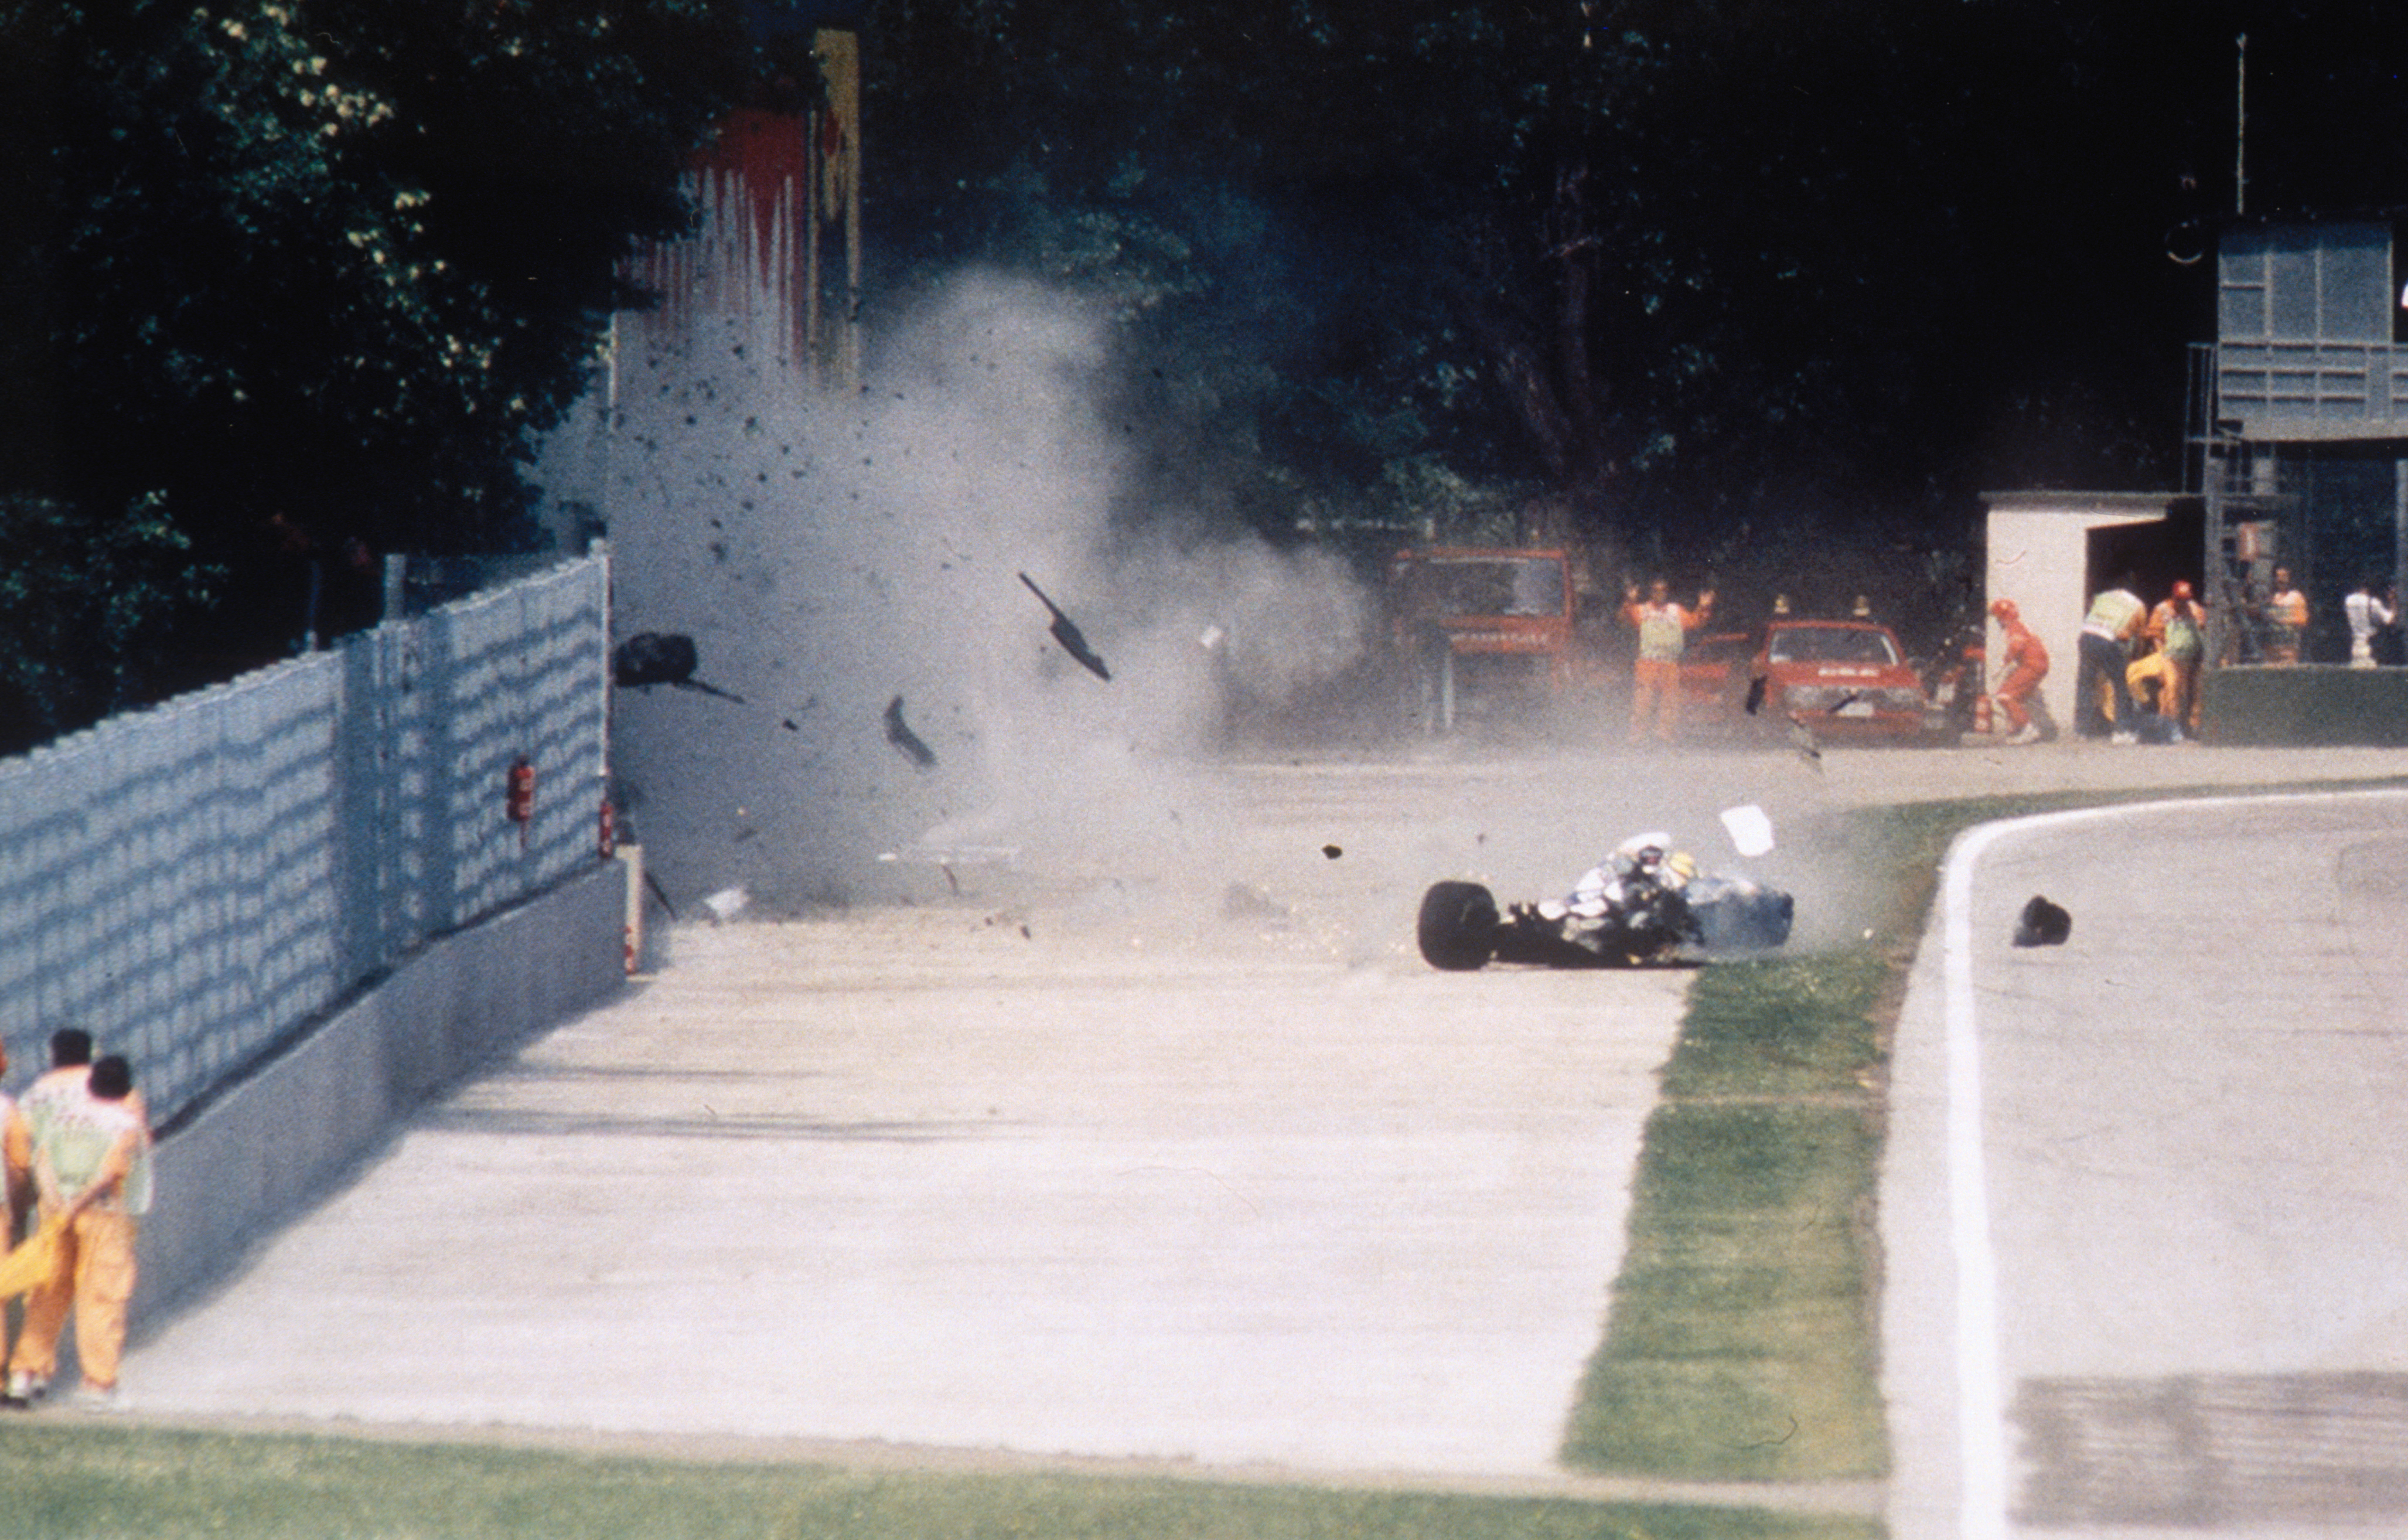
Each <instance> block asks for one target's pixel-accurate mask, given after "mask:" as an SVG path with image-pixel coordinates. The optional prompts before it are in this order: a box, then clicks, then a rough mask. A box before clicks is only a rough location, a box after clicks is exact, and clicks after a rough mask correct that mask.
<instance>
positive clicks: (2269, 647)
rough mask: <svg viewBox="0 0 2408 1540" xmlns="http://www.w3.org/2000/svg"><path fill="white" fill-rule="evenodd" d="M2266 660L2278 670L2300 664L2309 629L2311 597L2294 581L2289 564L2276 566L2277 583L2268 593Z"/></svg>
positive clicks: (2275, 581)
mask: <svg viewBox="0 0 2408 1540" xmlns="http://www.w3.org/2000/svg"><path fill="white" fill-rule="evenodd" d="M2265 615H2266V661H2267V662H2269V663H2271V664H2272V665H2274V666H2275V667H2276V668H2278V669H2289V668H2295V667H2297V666H2298V664H2299V661H2300V639H2301V638H2302V637H2304V636H2306V635H2307V631H2308V596H2307V595H2305V594H2302V593H2300V590H2299V585H2298V584H2296V583H2292V581H2291V569H2289V568H2287V567H2277V568H2276V569H2274V586H2273V588H2272V590H2271V591H2270V592H2269V593H2268V594H2267V596H2266V609H2265Z"/></svg>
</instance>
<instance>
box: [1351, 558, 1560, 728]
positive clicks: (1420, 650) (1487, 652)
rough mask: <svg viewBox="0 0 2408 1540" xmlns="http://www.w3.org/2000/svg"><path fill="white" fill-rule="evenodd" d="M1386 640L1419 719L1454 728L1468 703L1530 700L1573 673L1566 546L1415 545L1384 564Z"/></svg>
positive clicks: (1547, 694) (1556, 690)
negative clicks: (1403, 667) (1408, 678)
mask: <svg viewBox="0 0 2408 1540" xmlns="http://www.w3.org/2000/svg"><path fill="white" fill-rule="evenodd" d="M1388 597H1389V640H1390V642H1391V644H1392V645H1393V646H1394V648H1395V649H1396V653H1397V655H1398V657H1399V658H1400V659H1401V660H1403V661H1404V662H1405V663H1406V664H1407V665H1408V666H1409V669H1410V673H1411V675H1412V680H1413V684H1414V695H1415V699H1416V703H1417V707H1418V710H1419V712H1420V714H1421V720H1422V726H1423V727H1424V728H1426V730H1428V731H1431V732H1449V731H1452V730H1453V729H1454V727H1455V724H1456V722H1457V720H1458V718H1459V717H1460V715H1461V714H1462V713H1463V712H1465V711H1466V710H1467V709H1468V708H1471V707H1472V705H1473V703H1474V702H1475V701H1476V702H1478V709H1482V710H1486V709H1490V708H1492V707H1497V706H1503V705H1506V704H1507V703H1508V702H1518V703H1520V704H1524V705H1535V704H1538V703H1541V702H1543V701H1545V700H1547V699H1549V698H1553V697H1555V696H1556V695H1558V694H1560V693H1561V692H1563V691H1565V690H1567V689H1569V688H1570V687H1571V686H1572V685H1573V684H1574V683H1575V680H1576V679H1577V677H1578V675H1579V669H1578V666H1577V658H1576V648H1577V643H1576V633H1577V629H1578V622H1579V618H1580V617H1579V600H1578V598H1577V597H1576V595H1575V592H1574V589H1573V585H1572V564H1571V560H1570V554H1569V553H1567V552H1564V551H1561V550H1557V549H1551V548H1544V547H1533V548H1528V549H1520V548H1512V547H1491V546H1442V545H1441V546H1421V547H1416V548H1414V549H1412V550H1408V551H1401V552H1398V554H1397V555H1396V557H1395V559H1394V560H1393V561H1391V562H1390V563H1389V568H1388Z"/></svg>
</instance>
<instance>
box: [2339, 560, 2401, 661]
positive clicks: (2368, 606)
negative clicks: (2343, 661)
mask: <svg viewBox="0 0 2408 1540" xmlns="http://www.w3.org/2000/svg"><path fill="white" fill-rule="evenodd" d="M2341 608H2342V613H2343V616H2345V617H2346V618H2347V619H2348V621H2349V666H2350V667H2351V668H2353V669H2372V668H2373V667H2374V634H2375V633H2376V632H2377V631H2384V630H2388V629H2390V627H2391V626H2392V625H2393V623H2394V622H2396V621H2397V620H2398V619H2399V618H2400V617H2399V614H2398V612H2395V611H2394V610H2393V609H2392V608H2391V606H2389V605H2388V604H2386V603H2384V602H2383V600H2381V599H2379V598H2377V597H2374V580H2373V579H2372V578H2361V579H2359V580H2358V586H2357V587H2355V588H2353V589H2351V590H2350V591H2349V597H2347V598H2345V599H2343V600H2342V601H2341Z"/></svg>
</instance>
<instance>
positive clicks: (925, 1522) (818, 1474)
mask: <svg viewBox="0 0 2408 1540" xmlns="http://www.w3.org/2000/svg"><path fill="white" fill-rule="evenodd" d="M0 1490H5V1491H6V1492H7V1494H8V1495H7V1515H8V1519H7V1533H9V1534H10V1535H11V1536H13V1537H17V1540H68V1537H73V1540H91V1537H94V1536H104V1535H126V1536H140V1537H141V1540H197V1537H199V1536H205V1535H206V1536H224V1535H240V1536H243V1537H245V1540H303V1537H308V1540H322V1537H324V1536H330V1535H340V1536H345V1537H347V1540H386V1537H391V1540H404V1537H407V1540H550V1537H553V1536H558V1537H560V1540H615V1537H618V1536H630V1537H633V1536H642V1537H643V1540H719V1537H722V1536H743V1537H744V1540H838V1537H842V1540H925V1537H931V1536H941V1537H943V1540H1007V1537H1021V1540H1027V1537H1036V1540H1105V1537H1122V1536H1126V1537H1132V1540H1134V1537H1144V1540H1327V1537H1329V1536H1334V1535H1343V1536H1346V1537H1347V1540H1873V1537H1874V1536H1877V1535H1878V1534H1879V1533H1880V1530H1879V1526H1878V1525H1876V1524H1874V1523H1873V1522H1872V1521H1871V1520H1869V1519H1861V1518H1828V1517H1805V1518H1792V1517H1783V1516H1779V1515H1774V1514H1769V1513H1760V1512H1754V1511H1746V1510H1736V1509H1727V1508H1697V1507H1670V1506H1655V1505H1638V1504H1595V1503H1584V1502H1576V1501H1568V1500H1555V1499H1525V1498H1490V1497H1478V1496H1461V1495H1452V1494H1433V1493H1426V1492H1407V1491H1328V1490H1317V1489H1305V1488H1287V1487H1243V1486H1235V1485H1221V1484H1214V1483H1208V1482H1202V1481H1187V1480H1178V1479H1171V1478H1166V1477H1128V1478H1121V1477H1112V1476H1094V1475H1025V1474H1011V1475H967V1474H944V1473H934V1472H928V1473H918V1472H899V1473H898V1472H895V1471H878V1472H864V1471H848V1470H843V1469H838V1468H832V1467H825V1466H761V1465H739V1466H723V1465H690V1464H681V1463H676V1462H671V1461H646V1460H637V1459H626V1458H597V1457H586V1456H578V1455H566V1454H559V1453H552V1452H546V1451H530V1450H524V1449H500V1448H477V1447H463V1446H414V1445H394V1444H387V1443H380V1442H369V1441H354V1440H344V1439H334V1438H311V1437H301V1436H294V1435H285V1434H239V1435H237V1434H224V1433H208V1432H191V1431H182V1430H164V1429H153V1430H144V1429H138V1428H117V1427H93V1426H92V1425H90V1424H83V1425H79V1426H75V1427H65V1426H55V1425H54V1426H48V1427H46V1426H43V1425H41V1424H39V1423H35V1422H29V1421H19V1422H16V1423H15V1424H13V1425H10V1426H7V1427H0Z"/></svg>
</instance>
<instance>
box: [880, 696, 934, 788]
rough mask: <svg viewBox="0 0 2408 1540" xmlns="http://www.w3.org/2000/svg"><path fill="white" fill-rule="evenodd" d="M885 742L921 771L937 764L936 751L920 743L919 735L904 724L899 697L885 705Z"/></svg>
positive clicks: (901, 700) (901, 702)
mask: <svg viewBox="0 0 2408 1540" xmlns="http://www.w3.org/2000/svg"><path fill="white" fill-rule="evenodd" d="M886 741H888V742H889V743H892V744H894V745H895V746H896V748H897V749H900V750H901V751H902V753H903V756H904V757H905V758H906V759H909V760H910V761H911V763H913V764H915V765H917V766H919V767H920V768H921V769H922V770H926V769H927V768H928V767H929V766H931V765H933V764H935V763H936V762H937V751H936V750H934V749H932V748H930V747H928V745H927V744H925V743H924V742H922V741H920V735H919V734H918V733H915V732H913V731H912V730H911V729H910V727H909V726H907V725H906V724H905V723H904V721H903V698H902V697H901V696H899V695H898V696H896V698H894V699H892V700H890V701H888V702H887V703H886Z"/></svg>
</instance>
